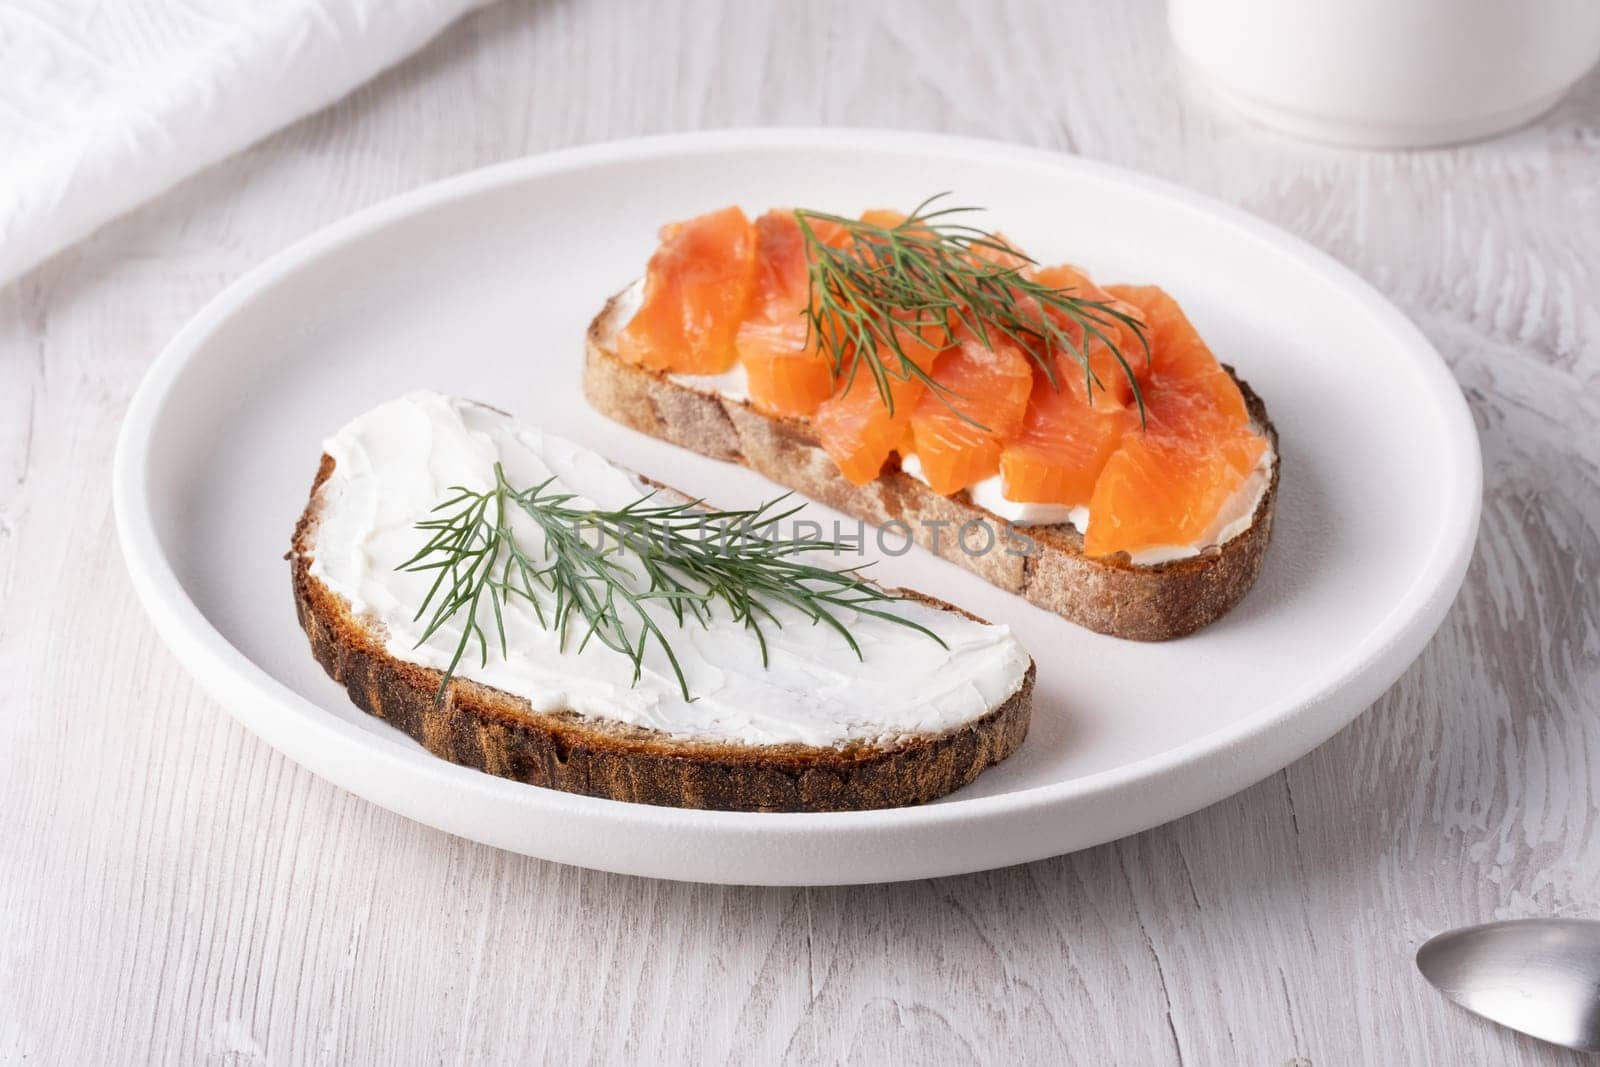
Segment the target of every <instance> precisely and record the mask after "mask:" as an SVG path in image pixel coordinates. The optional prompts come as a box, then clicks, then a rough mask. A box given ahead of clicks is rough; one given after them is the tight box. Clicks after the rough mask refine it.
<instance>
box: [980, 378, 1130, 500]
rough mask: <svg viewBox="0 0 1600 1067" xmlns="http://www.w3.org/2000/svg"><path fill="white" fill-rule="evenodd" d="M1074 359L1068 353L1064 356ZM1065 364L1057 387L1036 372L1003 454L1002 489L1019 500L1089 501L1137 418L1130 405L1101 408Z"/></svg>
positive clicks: (1009, 497) (1001, 454)
mask: <svg viewBox="0 0 1600 1067" xmlns="http://www.w3.org/2000/svg"><path fill="white" fill-rule="evenodd" d="M1062 362H1064V363H1070V362H1071V360H1070V357H1065V356H1064V357H1062ZM1076 369H1077V365H1076V364H1075V363H1074V364H1072V366H1071V367H1063V368H1061V369H1060V371H1058V381H1057V386H1052V385H1051V384H1050V382H1049V380H1048V379H1046V378H1045V376H1044V374H1043V373H1042V372H1038V371H1036V372H1035V375H1034V383H1033V392H1031V393H1030V394H1029V395H1028V410H1027V413H1026V414H1025V415H1024V417H1023V420H1022V428H1021V429H1020V430H1018V431H1017V433H1016V434H1014V435H1013V436H1012V437H1011V438H1009V439H1008V440H1007V441H1006V442H1005V447H1004V448H1003V449H1002V450H1001V453H1000V478H1001V492H1002V493H1003V495H1004V496H1005V498H1006V499H1007V500H1014V501H1017V502H1018V503H1034V504H1065V505H1067V506H1068V507H1078V506H1080V505H1087V504H1088V503H1089V500H1090V498H1091V497H1092V496H1093V495H1094V487H1095V482H1096V480H1098V479H1099V477H1100V472H1101V470H1103V469H1104V468H1105V465H1106V461H1107V460H1109V459H1110V458H1111V455H1112V453H1114V452H1115V451H1116V450H1117V447H1118V446H1119V445H1120V444H1121V443H1122V438H1123V436H1124V435H1125V434H1127V433H1128V431H1129V430H1132V429H1136V428H1137V427H1138V425H1139V418H1138V415H1137V413H1136V412H1134V411H1132V410H1131V409H1128V408H1115V409H1110V410H1101V409H1097V408H1095V407H1094V406H1093V405H1091V404H1090V403H1089V401H1088V399H1087V398H1086V397H1085V395H1084V382H1083V379H1082V378H1081V377H1077V376H1075V375H1074V374H1073V373H1072V371H1074V370H1076Z"/></svg>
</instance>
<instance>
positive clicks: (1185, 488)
mask: <svg viewBox="0 0 1600 1067" xmlns="http://www.w3.org/2000/svg"><path fill="white" fill-rule="evenodd" d="M1263 447H1264V442H1263ZM1258 455H1259V453H1258ZM1244 479H1245V473H1244V472H1241V471H1240V470H1239V469H1238V467H1237V466H1236V465H1235V464H1234V463H1232V462H1230V460H1229V457H1228V456H1227V455H1226V454H1225V453H1224V452H1223V451H1222V450H1219V449H1215V448H1211V447H1209V445H1208V444H1207V442H1204V441H1195V440H1192V439H1186V438H1184V437H1181V436H1175V435H1170V434H1160V433H1142V434H1141V433H1131V434H1129V435H1128V436H1127V437H1126V439H1124V441H1123V444H1122V447H1121V448H1119V449H1118V450H1117V451H1116V453H1115V454H1114V455H1112V457H1111V458H1110V459H1109V460H1108V461H1107V462H1106V465H1105V469H1104V470H1102V471H1101V472H1100V478H1099V480H1098V481H1097V482H1096V483H1095V487H1094V496H1093V497H1091V498H1090V501H1089V529H1088V530H1087V531H1086V532H1085V534H1084V537H1083V548H1084V552H1085V553H1086V554H1088V555H1090V556H1107V555H1111V554H1112V553H1114V552H1120V551H1133V550H1135V549H1140V548H1148V547H1151V546H1153V545H1184V544H1191V543H1193V542H1195V541H1197V540H1199V539H1201V538H1203V537H1204V536H1206V534H1207V533H1208V532H1209V531H1210V529H1211V527H1212V525H1213V524H1214V523H1215V522H1216V518H1217V513H1218V512H1219V511H1221V510H1222V506H1223V505H1224V504H1225V503H1227V501H1228V498H1229V497H1230V496H1232V495H1233V493H1234V491H1235V490H1237V489H1238V488H1239V486H1240V485H1242V484H1243V483H1244Z"/></svg>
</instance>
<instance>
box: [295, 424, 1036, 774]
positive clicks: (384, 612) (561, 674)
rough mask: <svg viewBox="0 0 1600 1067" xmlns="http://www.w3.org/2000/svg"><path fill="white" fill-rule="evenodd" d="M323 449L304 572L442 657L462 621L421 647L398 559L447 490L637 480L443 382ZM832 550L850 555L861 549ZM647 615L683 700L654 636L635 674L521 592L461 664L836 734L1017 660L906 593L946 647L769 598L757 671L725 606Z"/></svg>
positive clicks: (701, 725) (996, 641)
mask: <svg viewBox="0 0 1600 1067" xmlns="http://www.w3.org/2000/svg"><path fill="white" fill-rule="evenodd" d="M323 449H324V451H325V452H326V453H327V454H328V455H329V456H330V457H332V459H333V461H334V469H333V472H332V473H331V474H330V475H329V477H328V479H327V480H326V481H325V482H324V483H323V485H322V487H321V489H320V490H319V496H318V501H319V516H320V518H319V520H318V522H317V525H316V528H315V529H314V531H313V532H312V537H311V554H312V563H311V567H310V570H311V574H312V575H313V576H314V577H316V578H317V579H318V580H320V581H321V582H323V583H324V584H325V585H326V586H328V588H330V589H331V590H333V591H334V592H335V593H338V594H339V595H341V596H342V597H344V598H345V599H346V600H348V601H349V602H350V604H351V605H352V607H353V608H354V610H355V612H356V613H357V614H358V615H359V616H361V617H363V618H364V620H365V621H366V622H367V623H368V624H369V625H372V626H373V627H374V628H375V629H376V630H378V631H379V632H381V633H382V634H383V635H384V640H385V648H386V651H387V652H388V653H389V654H390V655H391V656H394V657H395V658H396V659H400V660H405V661H408V662H412V663H416V664H420V665H422V666H425V667H432V668H436V669H442V668H444V667H445V666H446V665H447V664H448V663H449V661H450V657H451V654H452V652H453V651H454V649H455V647H456V644H457V642H458V640H459V638H460V635H461V629H460V625H461V623H462V622H464V620H459V621H458V620H451V622H449V623H447V624H446V625H445V626H444V627H443V628H442V629H441V630H439V631H438V632H437V633H435V634H434V635H433V636H432V637H430V638H429V639H428V640H427V641H425V642H423V643H421V644H420V645H419V644H418V640H419V638H420V637H421V634H422V631H423V622H425V621H426V620H423V622H419V621H417V620H416V619H415V616H416V614H417V609H418V607H419V606H420V605H421V604H422V603H423V600H424V598H425V597H426V596H427V592H428V587H429V585H430V582H431V578H432V575H431V574H429V573H413V572H404V571H400V570H398V569H397V567H398V566H399V565H400V564H401V563H403V562H404V561H406V560H407V559H409V558H410V557H411V556H412V555H413V554H414V553H415V552H416V551H417V550H418V549H419V548H420V547H421V546H422V543H423V541H424V539H425V537H426V534H425V533H423V532H422V531H419V530H417V529H416V525H415V524H416V523H417V522H418V520H420V519H423V518H425V517H427V515H428V514H429V512H430V510H431V509H432V508H433V507H434V506H435V505H436V504H438V503H439V502H440V501H441V500H443V499H445V497H446V495H447V494H448V491H449V490H450V488H451V487H452V486H458V485H459V486H465V487H467V488H469V489H473V490H483V489H486V488H489V487H490V486H491V485H492V484H493V469H494V464H495V463H496V462H499V463H501V464H502V465H503V466H504V469H505V472H506V476H507V478H508V480H510V481H511V482H512V483H513V484H515V485H520V486H531V485H535V484H537V483H539V482H542V481H544V480H545V479H547V478H551V477H554V478H555V479H556V482H557V484H558V485H559V486H561V487H562V488H564V489H565V490H567V491H569V492H572V493H575V494H577V496H578V497H580V498H581V499H582V500H583V501H584V502H587V503H589V504H592V505H594V506H597V507H602V508H614V507H619V506H621V505H623V504H626V503H628V502H629V501H632V500H636V499H638V497H639V496H640V495H641V493H643V492H645V491H647V490H646V488H645V487H644V486H642V485H641V483H640V482H639V481H638V480H637V479H636V478H635V477H634V476H633V475H631V474H629V473H627V472H626V471H624V470H622V469H621V468H619V467H616V466H614V465H612V464H611V463H609V462H608V461H606V460H605V459H603V458H602V457H600V456H599V455H597V454H595V453H593V452H590V451H588V450H587V449H584V448H581V447H579V446H578V445H575V444H573V443H571V442H569V441H565V440H563V439H561V438H559V437H554V436H551V435H549V434H544V433H541V432H539V431H538V430H534V429H531V428H528V427H524V426H520V425H518V424H517V423H515V422H514V421H513V420H511V419H510V418H508V417H507V416H505V415H502V414H500V413H498V412H496V411H494V410H492V409H490V408H487V407H483V406H481V405H478V404H475V403H472V402H471V401H466V400H461V399H457V398H453V397H447V396H442V395H439V394H437V393H428V392H417V393H412V394H410V395H408V396H405V397H402V398H400V399H398V400H393V401H390V402H389V403H386V404H383V405H380V406H379V407H377V408H374V409H373V410H372V411H369V412H368V413H366V414H365V415H362V416H360V417H358V418H356V419H354V420H353V421H351V422H350V423H349V424H348V425H346V426H345V427H344V428H343V429H342V430H340V431H339V432H338V433H337V434H335V435H334V436H333V437H331V438H329V439H328V440H327V441H325V442H324V444H323ZM515 530H516V536H517V538H518V541H519V543H520V544H522V545H523V546H524V547H525V549H527V550H528V551H530V552H531V553H532V554H534V555H535V557H536V558H537V557H538V556H539V555H540V554H542V552H543V545H542V540H541V538H540V536H539V532H538V528H537V527H536V526H535V525H534V524H533V523H532V522H531V521H527V522H526V523H525V524H518V525H516V526H515ZM817 560H818V561H819V562H820V561H822V557H820V556H819V557H817ZM838 562H839V565H840V566H853V565H857V564H859V562H860V560H859V559H857V558H855V557H850V558H843V559H841V560H839V561H838ZM483 610H484V612H485V613H486V612H487V610H488V609H487V607H486V608H484V609H483ZM651 610H654V611H655V612H656V615H655V618H656V622H657V623H658V624H659V625H661V626H662V627H663V628H664V629H665V630H666V632H667V635H668V639H669V640H670V641H671V643H672V646H673V648H674V650H675V651H676V652H677V654H678V658H679V662H680V664H681V666H682V668H683V672H684V675H685V676H686V678H687V680H688V685H689V691H690V693H691V694H692V695H693V697H694V699H693V700H685V699H684V697H683V694H682V692H681V691H680V688H679V685H678V682H677V678H676V676H675V675H674V674H673V673H672V669H671V666H670V665H669V663H668V662H667V659H666V656H665V654H664V653H663V652H662V651H661V649H660V647H659V646H658V645H657V644H655V643H654V642H651V643H650V644H649V645H648V646H647V648H648V651H647V653H646V655H645V658H644V673H643V676H642V677H641V678H640V679H639V681H638V683H637V684H635V683H634V682H633V680H632V679H633V666H632V664H631V662H630V661H629V660H628V658H627V657H626V656H625V655H622V654H621V653H618V652H615V651H613V650H611V649H608V648H606V647H604V646H602V645H600V644H599V643H598V642H591V643H590V645H589V647H587V648H583V649H581V650H580V649H579V648H578V647H577V645H578V642H577V641H575V640H569V641H568V642H567V645H566V647H565V648H563V647H561V642H560V641H559V639H558V637H557V635H555V634H554V633H552V632H550V631H548V630H546V629H545V628H544V627H543V626H542V625H540V623H539V621H538V619H537V617H536V615H535V613H534V610H533V608H532V606H531V605H529V604H527V603H525V602H521V601H518V600H516V599H513V600H511V601H510V602H508V603H507V604H506V608H505V615H504V620H505V634H506V646H507V650H506V652H505V653H504V654H502V652H501V650H500V648H499V642H498V640H496V639H495V637H494V631H493V628H492V625H490V624H489V622H488V618H487V615H486V614H485V617H484V618H483V620H482V621H483V622H484V623H485V625H486V626H489V630H490V636H491V639H490V642H489V651H488V660H487V663H485V664H483V665H481V666H480V665H479V662H478V656H477V648H476V646H474V647H473V649H472V651H471V652H470V653H469V654H468V655H467V657H466V658H465V659H464V660H463V663H462V666H461V667H460V668H458V673H460V674H461V675H462V676H463V677H467V678H470V679H472V680H474V681H477V682H481V683H483V684H485V685H490V686H493V687H495V688H497V689H501V690H504V691H506V692H508V693H513V694H515V695H517V696H520V697H524V698H526V699H527V700H528V701H529V703H531V704H532V705H533V706H534V707H535V708H537V709H540V710H543V711H556V710H563V709H567V710H571V711H575V712H577V713H579V714H582V715H588V716H593V717H596V718H602V719H612V720H620V721H623V722H627V723H632V724H634V725H637V726H644V727H649V728H651V729H655V730H660V731H662V732H664V733H667V734H670V735H672V736H675V737H682V738H693V739H708V740H717V741H729V742H736V743H745V744H752V745H763V744H781V743H786V742H796V743H800V744H805V745H814V746H833V745H839V744H843V743H845V742H849V741H880V740H889V739H893V738H896V737H903V736H908V735H930V734H938V733H943V732H945V731H947V730H950V729H953V728H955V727H958V726H960V725H963V724H965V723H968V722H971V721H973V720H974V719H977V718H979V717H981V716H982V715H984V714H986V713H987V712H989V711H991V710H993V709H994V708H996V707H998V706H999V705H1000V704H1002V703H1003V702H1004V701H1005V700H1006V699H1007V698H1008V697H1010V696H1011V695H1012V694H1013V693H1015V692H1016V691H1017V690H1018V689H1019V688H1020V687H1021V686H1022V683H1023V678H1024V676H1025V675H1026V673H1027V670H1028V665H1029V658H1028V654H1027V653H1026V652H1025V651H1024V650H1023V648H1022V645H1021V644H1020V643H1019V642H1018V641H1017V639H1016V638H1015V637H1014V636H1013V635H1012V633H1011V631H1010V630H1009V628H1007V627H1005V626H991V625H987V624H984V623H978V622H974V621H972V620H970V619H967V618H965V617H963V616H960V615H957V614H954V613H952V612H947V611H939V610H936V609H934V608H931V607H928V606H926V605H924V604H921V603H917V602H914V601H899V602H895V603H894V604H892V605H891V606H890V610H893V611H894V612H896V613H897V614H900V615H903V616H906V617H908V618H910V619H913V620H914V621H916V622H917V623H920V624H921V625H923V626H926V627H927V628H928V629H930V630H932V631H933V632H934V633H936V634H938V635H939V636H940V637H941V638H942V639H943V641H944V642H945V645H946V646H948V647H941V646H940V645H939V643H938V642H936V641H933V640H931V639H930V638H928V637H927V636H926V635H924V634H921V633H919V632H917V631H915V630H912V629H909V628H907V627H904V626H899V625H896V624H894V623H891V622H886V621H883V620H881V619H875V618H872V617H870V616H866V615H861V614H859V613H855V612H851V611H849V610H848V609H841V611H840V613H839V614H840V617H841V619H843V620H844V621H845V622H846V623H847V625H849V626H850V628H851V631H852V633H853V634H854V635H855V637H856V640H857V641H858V642H859V644H860V646H861V649H862V653H863V658H862V659H860V660H858V659H856V657H855V655H854V654H852V653H851V651H850V649H849V647H848V646H847V645H846V644H845V643H844V641H843V639H842V638H841V637H840V636H839V635H838V634H837V633H836V632H834V631H833V630H832V629H830V628H828V627H826V626H820V625H813V624H811V622H810V620H809V619H807V618H806V617H805V616H804V615H802V614H800V613H799V612H798V611H797V610H795V609H792V608H785V607H782V606H774V609H773V610H774V611H775V612H776V613H777V614H778V616H779V618H780V619H781V620H782V621H783V623H784V625H783V627H782V629H781V630H780V629H775V628H773V627H770V626H769V627H768V628H767V641H768V645H769V650H770V664H769V666H767V667H763V666H762V663H761V653H760V649H759V647H758V645H757V642H756V639H755V637H754V636H753V635H752V634H751V633H750V632H749V631H748V630H746V629H745V627H744V626H743V624H742V623H734V622H733V621H732V619H731V618H729V617H728V616H727V614H726V613H725V611H723V610H722V609H721V606H720V605H718V611H719V613H718V615H717V616H716V617H715V618H714V619H713V625H712V626H711V627H710V628H709V629H706V628H702V627H700V626H698V625H697V624H694V623H690V624H688V625H685V626H680V625H679V624H678V623H677V622H676V621H675V620H674V619H673V618H672V616H671V614H670V613H669V612H668V610H667V609H666V608H665V607H664V606H662V607H659V608H653V609H651ZM546 611H547V613H548V608H547V609H546Z"/></svg>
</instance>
